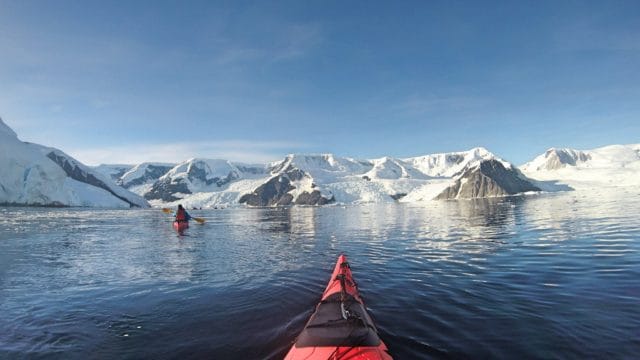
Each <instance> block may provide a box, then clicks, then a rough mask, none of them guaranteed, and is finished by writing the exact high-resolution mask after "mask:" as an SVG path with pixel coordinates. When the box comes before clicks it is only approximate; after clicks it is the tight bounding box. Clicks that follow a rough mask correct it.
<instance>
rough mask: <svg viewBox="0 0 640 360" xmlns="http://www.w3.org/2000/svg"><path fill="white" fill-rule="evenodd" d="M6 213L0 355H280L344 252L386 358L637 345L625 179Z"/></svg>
mask: <svg viewBox="0 0 640 360" xmlns="http://www.w3.org/2000/svg"><path fill="white" fill-rule="evenodd" d="M0 214H1V217H0V358H12V359H13V358H39V357H43V358H65V359H68V358H72V359H73V358H81V359H84V358H87V357H90V358H131V359H138V358H154V359H163V358H207V357H208V358H214V359H271V358H273V359H278V358H282V357H283V356H284V354H285V353H286V351H287V350H288V348H289V347H290V346H291V343H292V342H293V340H294V339H295V337H296V335H297V334H298V333H299V332H300V330H301V329H302V327H303V325H304V323H305V322H306V321H307V319H308V317H309V315H310V314H311V312H312V310H313V307H314V306H315V304H316V303H317V302H318V300H319V298H320V294H321V292H322V290H323V289H324V287H325V285H326V283H327V281H328V280H329V275H330V272H331V270H332V268H333V265H334V264H335V260H336V257H337V255H338V254H339V253H341V252H344V253H346V254H347V255H348V256H349V260H350V262H351V265H352V270H353V273H354V277H355V279H356V280H357V281H358V283H359V287H360V290H361V294H362V296H363V298H364V299H365V301H366V303H367V307H368V309H369V310H370V312H371V314H372V315H373V317H374V319H375V321H376V323H377V325H378V329H379V331H380V335H381V337H382V339H383V340H384V341H385V342H386V344H387V345H388V347H389V349H390V351H391V353H392V355H394V357H395V358H396V359H421V358H436V359H438V358H496V359H497V358H516V357H518V358H545V359H547V358H576V359H578V358H637V357H638V354H640V252H639V250H640V217H639V216H638V214H640V193H638V191H637V190H633V191H632V190H621V191H620V192H619V193H617V194H613V195H606V196H605V195H590V196H585V195H581V194H579V193H567V194H560V195H547V196H536V197H528V198H513V199H507V200H505V199H502V200H493V201H460V202H440V203H434V204H426V205H425V204H410V205H409V204H398V205H371V206H349V207H340V206H336V207H324V208H308V207H307V208H287V209H224V210H208V211H192V215H194V216H201V217H204V218H206V219H207V223H206V224H205V225H203V226H198V225H196V224H193V225H192V227H191V228H190V229H189V230H188V231H187V233H186V236H182V237H179V236H177V234H176V233H175V231H174V230H173V229H172V228H171V223H170V220H169V219H168V218H167V215H166V214H164V213H162V212H161V211H159V210H137V211H136V210H132V211H127V210H88V209H37V208H4V209H0Z"/></svg>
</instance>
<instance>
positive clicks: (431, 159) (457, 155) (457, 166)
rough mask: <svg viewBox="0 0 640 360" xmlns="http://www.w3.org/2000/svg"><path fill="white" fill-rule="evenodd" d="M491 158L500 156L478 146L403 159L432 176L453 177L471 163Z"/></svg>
mask: <svg viewBox="0 0 640 360" xmlns="http://www.w3.org/2000/svg"><path fill="white" fill-rule="evenodd" d="M489 159H498V157H497V156H495V155H494V154H493V153H491V152H490V151H489V150H487V149H485V148H483V147H476V148H473V149H471V150H468V151H459V152H450V153H439V154H431V155H425V156H418V157H413V158H407V159H403V161H404V162H406V163H407V164H410V165H411V166H413V167H414V168H415V169H417V170H418V171H420V172H422V173H423V174H425V175H428V176H431V177H452V176H455V174H457V173H460V171H462V170H463V169H464V168H465V167H466V166H468V165H469V164H475V163H478V162H480V161H482V160H489ZM505 163H506V162H505Z"/></svg>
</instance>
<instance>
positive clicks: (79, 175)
mask: <svg viewBox="0 0 640 360" xmlns="http://www.w3.org/2000/svg"><path fill="white" fill-rule="evenodd" d="M47 157H48V158H49V159H51V160H52V161H53V162H55V163H56V164H58V166H60V167H61V168H62V170H64V172H65V173H66V174H67V176H68V177H70V178H72V179H74V180H77V181H80V182H83V183H86V184H89V185H92V186H95V187H98V188H101V189H104V190H106V191H108V192H109V193H110V194H111V195H113V196H115V197H117V198H118V199H120V200H122V201H124V202H126V203H127V204H129V206H130V207H140V205H139V204H136V203H133V202H131V200H129V199H127V198H126V197H124V196H121V195H118V194H116V193H115V192H114V191H113V190H112V189H111V188H110V187H109V186H108V185H107V184H105V183H104V182H103V181H102V180H100V179H98V178H96V177H95V175H93V174H91V173H89V172H86V171H85V170H83V169H81V168H80V167H79V166H78V164H76V163H75V162H74V161H71V160H70V159H68V158H67V157H66V156H63V155H62V154H58V153H56V152H54V151H52V152H50V153H48V154H47Z"/></svg>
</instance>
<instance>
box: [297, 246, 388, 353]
mask: <svg viewBox="0 0 640 360" xmlns="http://www.w3.org/2000/svg"><path fill="white" fill-rule="evenodd" d="M285 359H288V360H295V359H391V356H390V355H389V353H388V349H387V346H386V345H385V344H384V342H382V340H381V339H380V337H379V336H378V330H377V329H376V327H375V325H374V323H373V320H372V319H371V317H370V316H369V314H368V313H367V311H366V309H365V306H364V302H363V301H362V299H361V298H360V294H359V293H358V287H357V285H356V283H355V281H354V280H353V277H352V274H351V268H350V266H349V263H348V262H347V258H346V256H345V255H340V256H339V257H338V261H337V262H336V266H335V268H334V270H333V273H332V275H331V279H330V280H329V284H328V285H327V287H326V289H325V291H324V293H323V294H322V299H321V301H320V303H319V304H318V305H317V306H316V309H315V311H314V313H313V314H312V315H311V318H310V319H309V321H308V322H307V324H306V325H305V327H304V329H303V330H302V332H301V333H300V335H299V336H298V338H297V339H296V342H295V344H294V345H293V346H292V347H291V350H289V353H288V354H287V356H286V357H285Z"/></svg>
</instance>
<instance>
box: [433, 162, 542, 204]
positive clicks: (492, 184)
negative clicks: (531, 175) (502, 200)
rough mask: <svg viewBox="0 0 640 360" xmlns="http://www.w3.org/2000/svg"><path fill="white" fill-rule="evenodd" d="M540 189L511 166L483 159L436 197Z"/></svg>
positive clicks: (513, 193)
mask: <svg viewBox="0 0 640 360" xmlns="http://www.w3.org/2000/svg"><path fill="white" fill-rule="evenodd" d="M528 191H540V188H538V187H537V186H535V185H533V183H532V181H531V180H529V179H528V178H527V177H525V176H524V175H523V174H522V173H520V171H518V170H517V169H516V168H515V167H513V166H505V164H504V163H503V162H502V161H499V160H496V159H490V160H483V161H481V162H479V163H477V164H473V165H470V166H468V167H467V168H465V169H464V171H463V172H462V173H461V174H460V175H459V176H458V177H456V178H455V180H454V183H453V184H452V185H450V186H449V187H447V188H446V189H445V190H444V191H442V192H441V193H440V194H439V195H438V196H436V199H438V200H441V199H474V198H483V197H496V196H507V195H515V194H519V193H524V192H528Z"/></svg>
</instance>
